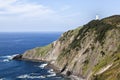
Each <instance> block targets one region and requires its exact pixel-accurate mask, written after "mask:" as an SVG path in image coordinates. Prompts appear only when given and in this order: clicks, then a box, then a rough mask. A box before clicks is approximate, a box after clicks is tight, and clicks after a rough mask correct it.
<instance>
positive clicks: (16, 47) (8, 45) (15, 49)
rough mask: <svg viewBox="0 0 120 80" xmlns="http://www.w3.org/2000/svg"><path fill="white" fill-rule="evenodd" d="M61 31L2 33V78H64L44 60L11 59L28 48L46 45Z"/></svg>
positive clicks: (0, 63)
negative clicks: (47, 66) (45, 66)
mask: <svg viewBox="0 0 120 80" xmlns="http://www.w3.org/2000/svg"><path fill="white" fill-rule="evenodd" d="M60 35H61V33H0V80H62V78H61V77H60V76H57V75H55V73H54V72H53V70H52V69H49V68H44V65H46V63H44V62H32V61H17V60H11V58H12V57H13V56H14V55H16V54H21V53H24V52H25V51H26V50H28V49H32V48H35V47H40V46H45V45H47V44H49V43H51V42H53V41H55V40H57V39H58V38H59V37H60Z"/></svg>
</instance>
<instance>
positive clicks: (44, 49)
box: [36, 44, 52, 57]
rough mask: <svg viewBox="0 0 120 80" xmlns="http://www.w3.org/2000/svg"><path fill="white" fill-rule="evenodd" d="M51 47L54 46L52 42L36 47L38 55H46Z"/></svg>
mask: <svg viewBox="0 0 120 80" xmlns="http://www.w3.org/2000/svg"><path fill="white" fill-rule="evenodd" d="M51 48H52V45H51V44H49V45H47V46H44V47H40V48H36V56H41V57H42V56H45V55H46V54H47V53H48V51H50V49H51Z"/></svg>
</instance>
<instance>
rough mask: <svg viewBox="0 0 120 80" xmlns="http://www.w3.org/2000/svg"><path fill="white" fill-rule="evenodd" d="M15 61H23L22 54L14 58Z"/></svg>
mask: <svg viewBox="0 0 120 80" xmlns="http://www.w3.org/2000/svg"><path fill="white" fill-rule="evenodd" d="M12 59H13V60H21V59H22V54H19V55H16V56H15V57H13V58H12Z"/></svg>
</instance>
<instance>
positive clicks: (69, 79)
mask: <svg viewBox="0 0 120 80" xmlns="http://www.w3.org/2000/svg"><path fill="white" fill-rule="evenodd" d="M21 56H22V54H19V55H17V56H14V57H13V60H21V61H32V62H45V63H47V66H45V68H51V69H53V71H54V72H55V73H56V75H59V76H61V77H63V78H64V80H85V79H83V78H80V77H78V76H75V75H72V74H71V75H69V76H67V74H63V73H61V70H60V69H59V68H57V67H56V66H54V65H53V64H51V62H50V61H45V60H39V59H26V58H22V57H21Z"/></svg>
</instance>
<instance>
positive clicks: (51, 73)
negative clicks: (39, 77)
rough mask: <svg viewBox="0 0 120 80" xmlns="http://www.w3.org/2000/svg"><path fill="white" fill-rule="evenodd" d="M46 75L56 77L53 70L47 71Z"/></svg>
mask: <svg viewBox="0 0 120 80" xmlns="http://www.w3.org/2000/svg"><path fill="white" fill-rule="evenodd" d="M48 73H50V74H49V75H47V77H53V76H56V73H55V72H54V70H53V69H50V70H48Z"/></svg>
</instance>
